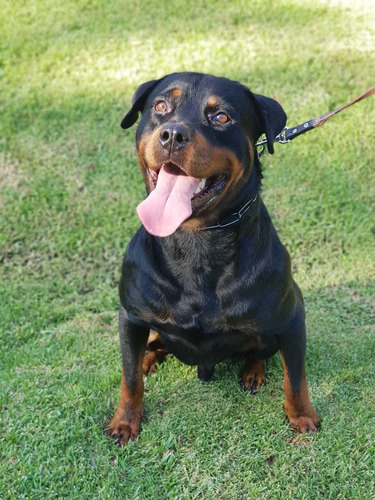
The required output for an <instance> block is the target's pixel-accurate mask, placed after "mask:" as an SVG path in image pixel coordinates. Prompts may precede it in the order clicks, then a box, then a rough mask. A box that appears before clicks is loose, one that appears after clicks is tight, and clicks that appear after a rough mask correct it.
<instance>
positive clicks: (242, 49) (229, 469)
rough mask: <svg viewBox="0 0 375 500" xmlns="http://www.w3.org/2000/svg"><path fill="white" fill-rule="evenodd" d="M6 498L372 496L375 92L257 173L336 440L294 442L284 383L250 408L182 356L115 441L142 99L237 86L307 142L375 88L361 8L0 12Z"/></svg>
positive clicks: (310, 5)
mask: <svg viewBox="0 0 375 500" xmlns="http://www.w3.org/2000/svg"><path fill="white" fill-rule="evenodd" d="M0 8H1V19H0V32H1V37H0V44H1V52H0V110H1V120H0V223H1V230H0V247H1V248H0V303H1V309H0V402H1V405H0V439H1V441H0V499H1V500H5V499H12V500H13V499H18V498H27V499H41V498H48V499H49V498H51V499H57V498H69V499H93V498H95V499H96V498H97V499H115V498H116V499H117V498H119V499H122V498H124V499H166V498H169V499H188V500H190V499H194V498H197V499H204V500H209V499H237V498H239V499H240V498H244V499H245V498H246V499H257V500H258V499H264V500H266V499H267V500H268V499H293V500H294V499H308V500H310V499H320V498H321V499H361V500H365V499H373V498H375V477H374V467H375V447H374V434H375V416H374V413H375V412H374V408H375V381H374V352H375V340H374V337H375V334H374V305H375V301H374V296H375V281H374V277H375V273H374V266H373V264H374V261H375V252H374V218H373V214H374V181H375V178H374V177H375V174H374V129H375V112H374V111H375V97H371V98H369V99H367V100H365V101H361V102H360V103H358V104H356V105H355V106H354V107H352V108H349V109H348V110H347V111H345V112H343V113H342V114H340V115H338V116H336V117H335V118H332V120H330V121H329V122H328V123H327V124H326V125H324V126H323V127H322V128H319V129H317V130H314V131H312V132H309V133H308V134H307V135H305V136H302V137H300V138H298V139H296V140H295V141H294V142H293V143H291V144H289V145H285V146H282V145H275V155H274V156H267V155H265V156H264V157H263V158H264V159H263V167H264V174H265V179H264V189H263V198H264V200H265V201H266V203H267V206H268V208H269V210H270V213H271V215H272V217H273V221H274V223H275V225H276V227H277V229H278V231H279V234H280V236H281V239H282V241H283V242H284V243H285V244H286V246H287V248H288V250H289V252H290V254H291V256H292V262H293V272H294V276H295V279H296V281H297V282H298V283H299V285H300V286H301V288H302V291H303V293H304V296H305V302H306V307H307V328H308V350H307V370H308V380H309V386H310V392H311V398H312V402H313V404H314V406H315V407H316V409H317V411H318V413H319V414H320V415H321V416H322V417H323V420H324V421H323V427H322V430H321V432H319V433H317V434H314V435H312V434H309V435H297V434H293V433H292V432H291V430H290V428H289V427H288V424H287V422H286V421H285V419H284V414H283V410H282V401H283V392H282V367H281V361H280V359H279V357H278V356H276V357H274V358H273V359H272V360H270V362H269V363H268V366H267V374H268V384H267V386H266V387H264V388H262V389H261V391H259V393H258V394H257V395H256V396H253V395H251V394H249V393H244V392H243V391H242V389H241V387H240V385H239V383H238V374H239V371H240V368H241V363H240V362H237V361H235V362H233V361H230V362H229V361H228V362H223V363H221V364H220V365H219V366H218V367H217V370H216V371H215V375H214V378H213V380H212V382H210V383H201V382H200V381H199V380H198V379H197V377H196V371H195V369H194V368H192V367H188V366H185V365H182V364H181V363H180V362H178V361H177V360H176V359H174V358H169V359H168V360H167V362H166V363H165V364H164V365H162V366H161V367H160V369H159V370H158V372H157V373H156V374H155V375H153V376H152V377H150V378H149V379H147V381H146V390H145V415H144V418H143V423H142V433H141V436H140V439H139V440H138V441H137V442H136V443H131V444H129V445H128V446H127V447H125V448H122V449H119V448H117V447H115V446H114V444H113V443H112V441H111V440H110V439H109V438H108V437H106V436H105V435H104V433H103V430H104V428H105V426H106V424H107V423H108V421H109V419H110V417H111V416H112V414H113V411H114V409H115V406H116V404H117V399H118V391H119V383H120V376H121V371H120V349H119V341H118V337H117V327H116V316H117V311H116V309H117V303H118V295H117V283H118V280H119V273H120V265H121V259H122V255H123V253H124V251H125V249H126V246H127V244H128V242H129V240H130V238H131V236H132V234H133V233H134V232H135V230H136V229H137V228H138V227H139V220H138V218H137V216H136V212H135V207H136V205H137V204H138V203H139V202H140V201H141V200H142V199H143V197H144V187H143V183H142V180H141V176H140V174H139V170H138V167H137V161H136V156H135V147H134V129H133V130H128V131H123V130H122V129H121V128H120V122H121V119H122V118H123V115H124V114H125V112H126V110H127V109H128V108H129V104H130V101H131V97H132V95H133V92H134V90H135V89H136V87H137V86H138V85H139V84H140V83H142V82H144V81H146V80H149V79H153V78H156V77H160V76H162V75H164V74H166V73H169V72H173V71H181V70H182V71H183V70H194V71H203V72H209V73H213V74H216V75H219V76H227V77H229V78H231V79H234V80H240V81H241V82H242V83H244V84H247V85H248V86H249V87H250V88H251V89H252V90H254V91H255V92H257V93H261V94H264V95H268V96H270V97H274V98H276V99H277V100H279V101H280V102H281V103H282V105H283V107H284V109H285V110H286V112H287V114H288V117H289V119H288V125H289V126H293V125H296V124H299V123H301V122H303V121H304V120H307V119H309V118H312V117H314V116H317V115H320V114H322V113H325V112H327V111H329V110H331V109H334V108H335V107H337V106H339V105H341V104H344V103H346V102H348V101H350V100H351V99H353V98H354V97H356V96H357V95H359V94H361V93H362V92H364V91H365V90H367V89H368V88H369V87H370V86H371V85H374V83H375V82H374V80H375V78H374V77H375V70H374V67H375V64H374V49H375V42H374V33H375V29H374V26H375V16H374V9H373V6H372V3H371V2H370V1H369V0H368V1H366V0H358V1H356V2H350V1H349V0H336V1H332V2H328V1H323V0H315V1H313V0H305V1H297V0H279V1H277V2H272V1H271V0H254V1H250V0H248V1H240V0H234V1H230V2H222V1H218V0H206V1H204V2H203V1H201V0H196V1H195V2H187V1H186V0H185V1H182V0H169V1H166V0H162V1H160V2H156V1H153V0H148V1H146V0H137V1H135V2H131V1H130V0H128V1H126V0H116V1H115V0H105V1H104V0H79V1H78V0H75V1H73V0H67V1H65V2H59V1H58V0H43V1H39V0H28V1H22V0H18V1H11V0H0Z"/></svg>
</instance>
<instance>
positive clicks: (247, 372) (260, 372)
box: [241, 361, 266, 394]
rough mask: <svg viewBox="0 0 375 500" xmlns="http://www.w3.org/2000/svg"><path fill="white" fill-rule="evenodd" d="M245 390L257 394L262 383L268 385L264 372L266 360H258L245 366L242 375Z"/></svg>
mask: <svg viewBox="0 0 375 500" xmlns="http://www.w3.org/2000/svg"><path fill="white" fill-rule="evenodd" d="M241 382H242V386H243V388H244V391H249V392H251V394H255V393H256V392H257V391H258V390H259V388H260V387H261V386H262V385H266V374H265V373H264V361H257V362H256V363H254V364H252V365H251V366H245V368H244V370H243V372H242V376H241Z"/></svg>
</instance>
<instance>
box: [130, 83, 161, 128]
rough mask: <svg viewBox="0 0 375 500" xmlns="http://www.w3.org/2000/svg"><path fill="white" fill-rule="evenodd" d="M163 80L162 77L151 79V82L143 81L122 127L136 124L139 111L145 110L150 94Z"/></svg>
mask: <svg viewBox="0 0 375 500" xmlns="http://www.w3.org/2000/svg"><path fill="white" fill-rule="evenodd" d="M161 80H162V78H161V79H160V80H150V81H149V82H146V83H142V84H141V85H140V86H139V87H138V88H137V90H136V92H135V94H134V96H133V99H132V107H131V108H130V110H129V111H128V112H127V113H126V115H125V117H124V119H123V120H122V122H121V127H122V128H129V127H131V126H132V125H134V123H135V122H136V121H137V120H138V113H139V112H142V111H143V110H144V107H145V104H146V101H147V98H148V96H149V95H150V93H151V91H152V90H153V89H154V88H155V87H156V85H157V84H158V83H159V82H161Z"/></svg>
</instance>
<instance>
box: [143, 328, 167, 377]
mask: <svg viewBox="0 0 375 500" xmlns="http://www.w3.org/2000/svg"><path fill="white" fill-rule="evenodd" d="M147 350H148V351H150V352H149V353H148V354H146V356H145V357H144V358H143V365H142V369H143V374H144V375H147V376H148V375H151V373H155V372H156V368H157V365H159V364H160V363H163V361H164V360H165V358H166V357H167V355H168V354H169V351H168V350H167V349H166V348H165V345H164V342H163V341H162V339H161V337H160V335H159V333H158V332H156V331H155V330H150V334H149V336H148V341H147Z"/></svg>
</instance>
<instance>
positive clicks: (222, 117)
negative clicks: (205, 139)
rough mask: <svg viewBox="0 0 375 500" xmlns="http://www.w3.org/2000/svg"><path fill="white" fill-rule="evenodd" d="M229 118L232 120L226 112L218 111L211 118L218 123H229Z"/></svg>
mask: <svg viewBox="0 0 375 500" xmlns="http://www.w3.org/2000/svg"><path fill="white" fill-rule="evenodd" d="M229 120H230V118H229V116H228V115H227V114H225V113H217V114H216V115H214V116H213V117H212V118H211V121H213V122H216V123H227V122H229Z"/></svg>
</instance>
